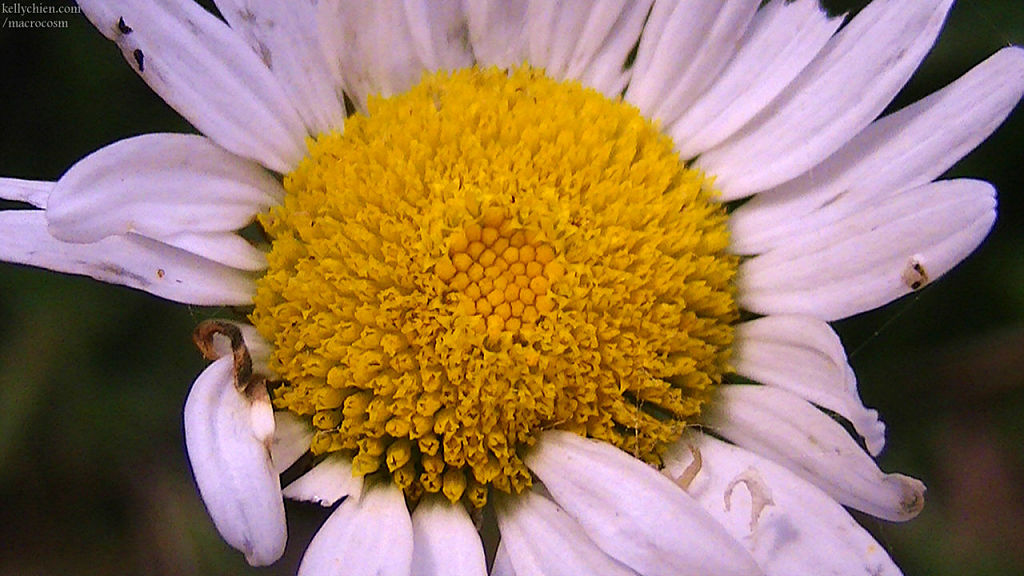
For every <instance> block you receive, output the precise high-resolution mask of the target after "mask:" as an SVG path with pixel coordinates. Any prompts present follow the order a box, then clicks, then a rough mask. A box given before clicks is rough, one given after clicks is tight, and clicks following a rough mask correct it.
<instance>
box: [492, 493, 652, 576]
mask: <svg viewBox="0 0 1024 576" xmlns="http://www.w3.org/2000/svg"><path fill="white" fill-rule="evenodd" d="M497 512H498V529H499V530H501V543H502V545H503V546H504V547H505V551H506V552H507V554H508V558H509V560H510V561H511V563H512V566H513V567H514V568H515V571H516V573H517V574H544V575H545V576H576V575H577V574H601V575H602V576H635V575H636V572H634V571H632V570H630V569H629V568H627V567H626V566H623V565H622V564H620V563H619V562H618V561H616V560H615V559H614V558H612V557H610V556H608V555H607V554H605V553H604V552H602V551H601V549H600V548H598V547H597V545H596V544H594V543H593V542H592V541H591V540H590V538H587V536H586V534H585V533H584V532H583V530H582V529H581V528H580V525H579V524H577V523H576V521H575V520H574V519H573V518H572V517H571V516H569V514H567V513H566V512H565V511H564V510H562V509H561V508H559V507H558V506H557V505H555V503H554V502H551V501H550V500H548V499H547V498H545V497H543V496H541V495H539V494H537V493H535V492H533V491H527V492H523V493H522V494H517V495H515V496H511V497H508V498H504V499H502V504H501V505H500V506H498V508H497Z"/></svg>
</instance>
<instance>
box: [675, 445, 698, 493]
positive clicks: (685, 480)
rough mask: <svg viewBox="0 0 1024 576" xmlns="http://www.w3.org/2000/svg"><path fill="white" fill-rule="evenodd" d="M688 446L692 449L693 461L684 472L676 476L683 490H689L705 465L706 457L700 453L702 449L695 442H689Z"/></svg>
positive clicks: (677, 482)
mask: <svg viewBox="0 0 1024 576" xmlns="http://www.w3.org/2000/svg"><path fill="white" fill-rule="evenodd" d="M686 447H687V448H689V449H690V454H693V461H692V462H690V464H689V465H688V466H687V467H686V469H684V470H683V473H682V474H680V475H679V477H678V478H676V484H678V485H679V487H680V488H682V489H683V490H689V489H690V484H692V483H693V480H694V478H696V477H697V474H699V473H700V469H701V468H702V467H703V466H704V458H702V457H701V455H700V449H699V448H697V447H696V446H694V445H693V444H691V443H689V442H687V443H686Z"/></svg>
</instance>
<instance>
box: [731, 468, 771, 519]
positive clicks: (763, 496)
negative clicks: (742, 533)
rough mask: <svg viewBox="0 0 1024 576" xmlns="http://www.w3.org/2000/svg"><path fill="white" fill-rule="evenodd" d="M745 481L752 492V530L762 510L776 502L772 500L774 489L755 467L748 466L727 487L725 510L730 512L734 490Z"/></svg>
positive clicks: (745, 484)
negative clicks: (771, 488)
mask: <svg viewBox="0 0 1024 576" xmlns="http://www.w3.org/2000/svg"><path fill="white" fill-rule="evenodd" d="M740 483H743V485H744V486H746V487H747V491H748V492H750V531H751V532H753V531H754V529H755V528H757V521H758V520H759V519H760V518H761V512H762V511H764V509H765V508H767V507H768V506H771V505H773V504H775V501H774V500H772V491H771V490H770V489H769V488H768V485H767V484H765V482H764V480H763V479H762V478H761V475H760V474H758V472H757V470H755V469H754V468H747V469H746V470H744V471H743V473H742V474H740V475H739V476H737V477H735V478H733V479H732V482H729V485H728V486H726V487H725V510H726V511H727V512H728V511H729V510H730V509H731V507H732V491H733V489H734V488H736V485H737V484H740Z"/></svg>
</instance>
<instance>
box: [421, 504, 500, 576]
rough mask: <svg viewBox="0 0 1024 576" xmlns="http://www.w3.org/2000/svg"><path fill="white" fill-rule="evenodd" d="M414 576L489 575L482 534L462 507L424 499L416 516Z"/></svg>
mask: <svg viewBox="0 0 1024 576" xmlns="http://www.w3.org/2000/svg"><path fill="white" fill-rule="evenodd" d="M412 576H487V560H486V558H484V547H483V543H482V542H481V541H480V534H478V533H477V531H476V527H475V526H473V520H472V519H470V517H469V514H468V513H466V509H465V508H464V507H463V506H462V504H459V503H456V504H452V503H451V502H448V501H447V500H444V499H443V498H442V497H440V496H427V497H425V498H423V499H422V500H420V503H419V504H418V505H417V506H416V510H415V511H414V512H413V513H412Z"/></svg>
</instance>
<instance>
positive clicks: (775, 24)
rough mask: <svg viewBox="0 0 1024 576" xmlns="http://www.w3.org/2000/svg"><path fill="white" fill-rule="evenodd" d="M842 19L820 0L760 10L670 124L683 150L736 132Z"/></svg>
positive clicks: (779, 2) (777, 1)
mask: <svg viewBox="0 0 1024 576" xmlns="http://www.w3.org/2000/svg"><path fill="white" fill-rule="evenodd" d="M842 22H843V19H842V18H830V17H829V16H828V14H827V13H826V12H825V11H824V10H822V8H821V6H820V5H819V3H818V0H797V1H795V2H792V1H789V0H774V1H773V2H770V3H769V4H767V5H766V6H765V7H764V8H762V9H761V10H759V11H758V12H757V14H756V15H755V16H754V20H753V22H751V24H750V28H749V30H748V32H747V36H746V37H744V38H743V39H742V40H741V41H740V48H739V50H738V51H737V53H736V56H735V58H733V59H732V60H731V61H730V62H729V64H728V65H727V66H726V67H725V68H724V69H723V70H722V72H721V74H719V75H718V77H717V78H715V80H714V82H713V83H712V84H711V86H709V87H708V89H707V90H704V91H703V92H702V93H701V94H700V96H698V97H697V100H696V101H695V102H694V104H693V106H691V107H690V108H688V109H687V110H686V111H685V112H684V113H683V114H682V115H681V116H680V117H679V119H678V120H676V121H675V123H674V124H672V125H671V126H669V127H668V128H667V130H666V131H667V132H668V133H669V134H670V135H671V136H672V139H673V140H674V141H675V143H676V147H677V149H678V150H679V155H680V156H682V157H683V158H693V157H694V156H697V155H698V154H700V153H701V152H703V151H705V150H707V149H708V148H711V147H712V146H715V145H717V144H720V143H721V142H722V141H723V140H725V139H726V138H728V137H729V136H732V135H733V134H735V133H736V131H738V130H739V129H740V128H742V127H743V126H744V125H745V124H746V123H747V122H749V121H750V120H751V119H752V118H754V116H756V115H757V113H758V112H760V111H761V110H763V109H764V108H765V107H766V106H767V105H768V104H769V103H771V101H772V100H774V99H775V97H776V96H778V95H779V94H780V93H781V92H782V91H783V90H784V89H785V88H786V86H789V84H790V82H792V81H793V80H794V79H795V78H796V77H797V75H798V74H800V72H801V71H802V70H803V69H804V68H806V67H807V65H808V64H810V63H811V61H812V60H813V59H814V57H815V56H817V55H818V53H819V52H821V49H822V48H824V46H825V44H826V43H827V42H828V40H829V38H831V37H832V35H833V34H834V33H835V31H836V30H837V29H839V25H840V24H842Z"/></svg>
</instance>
